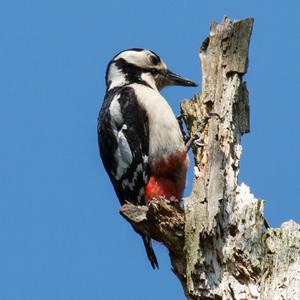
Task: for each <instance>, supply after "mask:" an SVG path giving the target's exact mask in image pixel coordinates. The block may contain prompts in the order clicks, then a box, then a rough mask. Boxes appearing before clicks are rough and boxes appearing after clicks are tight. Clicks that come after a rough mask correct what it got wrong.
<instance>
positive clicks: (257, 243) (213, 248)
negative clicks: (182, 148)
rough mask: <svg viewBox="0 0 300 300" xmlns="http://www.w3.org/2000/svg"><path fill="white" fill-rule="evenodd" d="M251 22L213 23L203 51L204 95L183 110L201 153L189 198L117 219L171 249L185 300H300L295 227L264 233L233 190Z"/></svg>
mask: <svg viewBox="0 0 300 300" xmlns="http://www.w3.org/2000/svg"><path fill="white" fill-rule="evenodd" d="M252 26H253V19H245V20H241V21H231V20H229V19H228V18H224V20H223V21H222V23H221V24H217V23H212V25H211V31H210V34H209V37H207V38H206V39H205V41H204V42H203V44H202V46H201V48H200V54H199V55H200V60H201V65H202V78H203V79H202V92H201V93H200V94H197V95H195V96H194V97H193V98H192V99H191V100H184V101H183V102H182V103H181V110H182V114H183V117H184V120H185V122H186V125H187V128H188V131H189V133H190V134H191V136H193V135H195V134H196V133H197V132H198V131H199V126H200V124H201V120H202V119H203V118H204V117H205V116H206V115H207V114H208V113H212V112H213V113H217V114H218V115H219V116H220V118H215V117H211V118H210V119H209V121H208V124H207V125H206V126H205V128H204V130H203V133H202V134H203V139H204V143H205V146H199V145H197V144H194V145H193V147H192V149H193V155H194V161H195V169H194V173H195V175H194V184H193V191H192V194H191V195H190V196H189V197H187V198H186V199H184V205H183V207H184V208H182V206H181V205H180V204H179V203H178V201H173V200H171V201H166V200H162V199H155V200H154V201H153V202H152V203H151V204H150V206H149V207H135V206H132V205H130V204H126V205H124V206H123V207H122V208H121V214H122V215H123V216H124V217H125V218H126V219H127V220H128V221H129V222H130V223H131V224H132V225H133V226H136V227H138V228H139V230H140V231H142V232H145V233H147V234H150V235H151V236H152V237H153V238H154V239H156V240H158V241H160V242H162V243H164V244H165V245H166V247H167V248H168V249H169V253H170V258H171V263H172V267H173V271H174V273H175V274H176V275H177V277H178V278H179V280H180V281H181V283H182V286H183V288H184V291H185V295H186V297H187V299H190V300H192V299H193V300H194V299H239V300H242V299H247V300H249V299H263V300H269V299H300V226H299V225H298V224H296V223H295V222H293V221H289V222H286V223H284V224H283V225H282V226H281V228H278V229H271V228H268V229H267V230H266V232H264V231H263V225H264V218H263V201H262V200H258V199H256V198H255V197H254V196H253V195H252V194H251V193H250V189H249V188H248V187H247V186H246V185H245V184H241V185H238V183H237V179H238V172H239V162H240V156H241V152H242V146H241V144H240V140H241V136H242V135H243V134H245V133H248V132H249V130H250V124H249V101H248V90H247V86H246V82H245V81H243V75H244V74H245V73H246V72H247V67H248V50H249V42H250V37H251V32H252Z"/></svg>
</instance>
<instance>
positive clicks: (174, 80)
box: [165, 70, 198, 86]
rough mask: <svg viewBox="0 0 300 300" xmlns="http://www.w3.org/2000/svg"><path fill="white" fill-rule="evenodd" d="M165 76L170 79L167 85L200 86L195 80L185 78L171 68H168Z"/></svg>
mask: <svg viewBox="0 0 300 300" xmlns="http://www.w3.org/2000/svg"><path fill="white" fill-rule="evenodd" d="M165 76H166V79H167V81H168V84H167V85H181V86H198V84H196V83H195V82H193V81H191V80H189V79H186V78H183V77H181V76H179V75H177V74H174V73H173V72H171V71H170V70H167V72H166V75H165Z"/></svg>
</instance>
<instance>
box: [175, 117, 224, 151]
mask: <svg viewBox="0 0 300 300" xmlns="http://www.w3.org/2000/svg"><path fill="white" fill-rule="evenodd" d="M211 117H217V118H218V119H220V120H221V119H222V118H221V117H220V115H219V114H217V113H214V112H211V113H207V114H206V115H205V116H204V117H203V118H202V119H201V120H200V121H199V125H198V132H196V133H195V134H194V135H193V136H192V137H186V136H185V138H186V140H187V142H186V144H185V145H186V148H187V150H189V149H190V148H191V146H192V144H194V145H196V146H197V147H205V146H207V144H205V143H204V136H203V130H204V128H205V126H206V125H207V123H208V121H209V119H210V118H211ZM177 119H178V121H179V117H178V118H177ZM179 122H180V121H179ZM181 122H182V120H181Z"/></svg>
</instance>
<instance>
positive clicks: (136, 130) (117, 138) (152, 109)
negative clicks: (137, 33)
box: [98, 48, 196, 268]
mask: <svg viewBox="0 0 300 300" xmlns="http://www.w3.org/2000/svg"><path fill="white" fill-rule="evenodd" d="M168 85H185V86H196V84H195V83H193V82H191V81H189V80H187V79H184V78H182V77H180V76H178V75H176V74H174V73H172V72H170V71H169V70H168V69H167V67H166V65H165V63H164V62H163V61H162V60H161V59H160V58H159V57H158V56H157V55H156V54H155V53H154V52H152V51H149V50H144V49H137V48H134V49H129V50H125V51H122V52H120V53H119V54H117V55H116V56H115V57H114V58H113V59H112V60H111V62H110V63H109V65H108V67H107V72H106V86H107V90H106V95H105V98H104V102H103V105H102V107H101V110H100V113H99V118H98V141H99V149H100V155H101V158H102V161H103V164H104V167H105V169H106V171H107V173H108V175H109V177H110V179H111V181H112V184H113V186H114V189H115V191H116V194H117V196H118V198H119V201H120V203H121V205H123V204H124V203H125V201H128V202H131V203H133V204H135V205H145V204H148V203H149V201H150V199H151V198H152V197H156V196H163V197H165V198H170V197H171V196H174V197H177V198H180V197H181V196H182V192H183V189H184V185H185V175H186V170H187V166H188V158H187V155H186V147H185V145H184V142H183V138H182V133H181V130H180V128H179V125H178V122H177V119H176V117H175V116H174V113H173V112H172V110H171V108H170V106H169V105H168V103H167V101H166V100H165V99H164V98H163V97H162V95H161V94H160V93H159V90H160V89H162V88H163V87H165V86H168ZM140 234H141V233H140ZM141 236H142V238H143V241H144V244H145V248H146V251H147V255H148V258H149V260H150V262H151V265H152V267H153V268H156V267H158V263H157V259H156V256H155V253H154V251H153V249H152V246H151V239H150V237H148V236H144V235H142V234H141Z"/></svg>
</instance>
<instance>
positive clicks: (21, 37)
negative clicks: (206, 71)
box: [0, 0, 300, 300]
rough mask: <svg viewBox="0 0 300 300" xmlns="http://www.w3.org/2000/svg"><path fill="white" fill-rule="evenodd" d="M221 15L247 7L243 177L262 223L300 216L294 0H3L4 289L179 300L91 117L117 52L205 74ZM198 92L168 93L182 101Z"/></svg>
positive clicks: (26, 297)
mask: <svg viewBox="0 0 300 300" xmlns="http://www.w3.org/2000/svg"><path fill="white" fill-rule="evenodd" d="M241 2H243V3H241ZM224 15H228V16H229V17H230V18H232V19H241V18H245V17H249V16H251V17H254V18H255V26H254V31H253V35H252V41H251V49H250V65H249V70H248V74H247V76H246V78H245V79H246V80H247V82H248V87H249V90H250V103H251V134H248V135H247V136H244V137H243V146H244V152H243V158H242V162H241V173H240V182H242V181H243V182H245V183H246V184H248V185H250V187H251V190H252V192H253V193H254V194H255V196H256V197H258V198H263V199H265V200H266V203H265V214H266V217H267V219H268V220H269V222H270V224H271V226H280V224H281V223H282V222H283V221H285V220H288V219H290V218H292V219H294V220H296V221H298V222H299V221H300V218H299V209H300V205H299V196H298V195H299V193H300V184H299V168H300V160H299V147H300V141H299V129H300V121H299V110H300V101H299V100H300V99H299V87H300V77H299V70H300V62H299V61H300V60H299V53H300V29H299V28H300V18H299V4H297V1H286V2H283V1H270V0H269V1H237V0H236V1H233V0H231V1H230V0H228V1H206V2H204V1H199V0H195V1H191V0H190V1H170V0H168V1H166V0H165V1H154V0H152V1H100V0H99V1H96V0H94V1H78V0H75V1H74V0H73V1H66V0H64V1H57V0H56V1H50V0H49V1H41V0H39V1H37V0H33V1H14V0H11V1H2V2H1V9H0V39H1V42H0V45H1V46H0V59H1V68H0V82H1V84H0V85H1V89H0V101H1V109H0V132H1V135H0V137H1V144H0V145H1V147H0V158H1V169H0V299H1V300H17V299H18V300H19V299H20V300H40V299H42V300H50V299H51V300H53V299H56V300H68V299H70V300H77V299H78V300H84V299H89V300H95V299H98V300H99V299H105V300H113V299H128V300H138V299H173V300H176V299H183V298H184V296H183V293H182V289H181V286H180V283H179V281H178V280H177V278H176V277H175V276H174V275H173V274H172V272H171V270H170V263H169V259H168V254H167V251H166V250H165V248H164V247H163V246H161V245H158V244H156V246H155V248H156V253H157V256H158V259H159V263H160V270H159V271H153V270H152V269H151V267H150V265H149V263H148V261H147V259H146V255H145V253H144V249H143V245H142V242H141V240H140V238H139V237H138V236H137V235H136V234H135V233H134V232H133V230H132V229H131V227H130V226H129V225H128V224H127V223H126V221H125V220H123V218H122V217H120V216H119V212H118V211H119V204H118V200H117V199H116V196H115V194H114V192H113V189H112V186H111V184H110V182H109V180H108V177H107V175H106V174H105V172H104V169H103V166H102V163H101V161H100V159H99V156H98V145H97V134H96V120H97V115H98V110H99V107H100V105H101V103H102V99H103V96H104V93H105V84H104V75H105V70H106V65H107V63H108V62H109V60H110V59H111V58H112V56H113V55H115V54H116V53H117V52H118V51H121V50H123V49H126V48H131V47H142V48H148V49H152V50H154V51H155V52H157V53H158V54H159V55H160V56H161V57H162V58H163V59H164V60H165V61H166V63H167V64H168V66H169V67H170V69H172V70H173V71H174V72H177V73H179V74H181V75H184V76H187V77H189V78H190V79H193V80H195V81H197V82H199V83H200V82H201V78H200V67H199V61H198V55H197V51H198V48H199V46H200V43H201V42H202V40H203V39H204V38H205V37H206V35H207V34H208V32H209V24H210V22H211V21H212V20H217V21H220V20H221V18H222V17H223V16H224ZM198 91H199V88H198V89H195V88H180V87H174V88H169V89H166V90H165V91H164V92H163V94H164V96H165V97H166V98H167V99H168V100H170V103H171V104H172V107H173V108H174V110H175V111H176V112H178V104H179V101H180V100H181V99H182V98H189V97H191V96H192V95H193V94H194V93H195V92H198ZM189 182H191V177H189ZM190 189H191V184H189V186H188V188H187V194H188V193H189V191H190Z"/></svg>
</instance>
